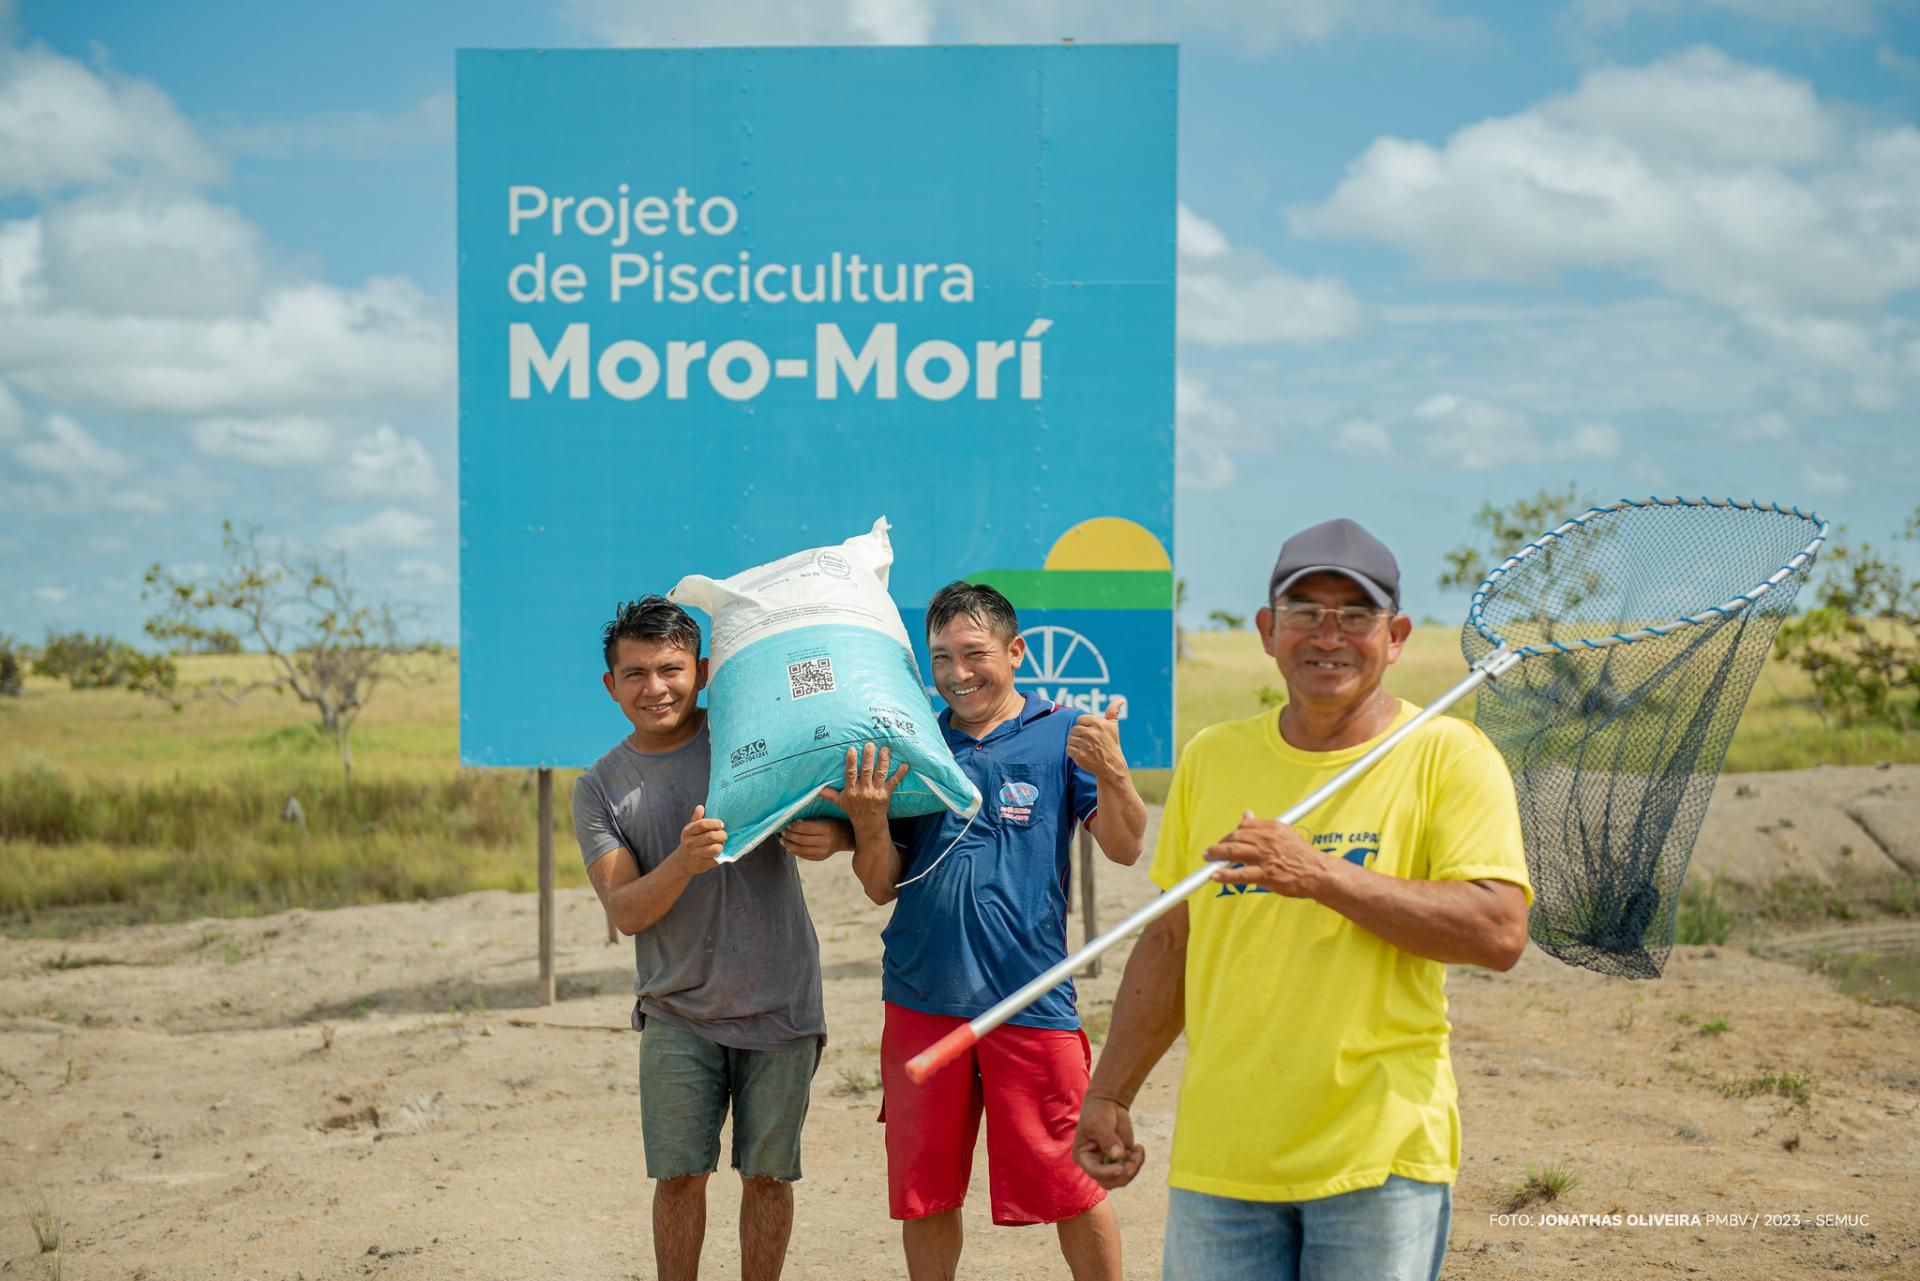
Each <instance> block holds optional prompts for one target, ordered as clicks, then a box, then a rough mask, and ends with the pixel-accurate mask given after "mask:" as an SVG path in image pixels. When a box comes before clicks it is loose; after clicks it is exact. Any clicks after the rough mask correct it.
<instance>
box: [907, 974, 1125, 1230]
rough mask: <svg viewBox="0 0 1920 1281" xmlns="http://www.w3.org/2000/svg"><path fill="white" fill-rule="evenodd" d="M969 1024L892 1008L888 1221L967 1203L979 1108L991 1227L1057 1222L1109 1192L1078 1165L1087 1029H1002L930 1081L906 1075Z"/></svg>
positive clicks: (1089, 1061) (1081, 1211)
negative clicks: (913, 1062)
mask: <svg viewBox="0 0 1920 1281" xmlns="http://www.w3.org/2000/svg"><path fill="white" fill-rule="evenodd" d="M965 1022H966V1020H965V1019H957V1018H949V1017H947V1016H945V1015H940V1014H922V1013H920V1012H919V1011H918V1010H909V1009H907V1008H905V1007H904V1006H899V1005H894V1004H892V1003H891V1002H889V1003H888V1005H887V1018H886V1028H885V1030H884V1031H883V1032H882V1033H881V1035H880V1085H881V1089H882V1090H883V1092H884V1093H883V1097H882V1103H881V1106H880V1119H881V1120H882V1121H884V1122H886V1125H887V1201H888V1209H889V1210H890V1211H891V1212H892V1215H893V1217H894V1218H896V1219H918V1218H923V1217H925V1216H926V1215H929V1214H939V1213H941V1212H942V1211H945V1210H952V1209H955V1208H957V1207H958V1206H959V1205H960V1204H961V1203H962V1202H964V1201H965V1200H966V1199H967V1184H968V1183H969V1182H970V1181H971V1180H972V1178H973V1147H974V1142H975V1140H976V1139H978V1138H979V1135H980V1114H981V1112H982V1111H983V1110H984V1111H985V1113H986V1117H987V1172H988V1187H989V1189H990V1190H991V1192H992V1198H993V1221H994V1222H995V1223H998V1224H1003V1225H1008V1226H1013V1225H1019V1224H1026V1223H1058V1222H1059V1221H1060V1220H1062V1219H1071V1218H1073V1217H1074V1216H1075V1215H1077V1214H1085V1213H1086V1212H1087V1211H1088V1210H1091V1209H1092V1208H1093V1207H1094V1206H1096V1205H1098V1204H1100V1202H1101V1201H1102V1200H1104V1199H1105V1198H1106V1195H1107V1194H1106V1191H1105V1189H1103V1188H1102V1187H1101V1186H1100V1185H1099V1184H1097V1183H1095V1182H1094V1181H1093V1180H1092V1179H1090V1178H1088V1177H1087V1176H1086V1173H1085V1172H1084V1171H1083V1170H1081V1168H1080V1167H1079V1166H1078V1165H1076V1164H1074V1160H1073V1127H1074V1126H1075V1125H1077V1124H1079V1121H1080V1100H1081V1099H1083V1098H1084V1097H1086V1093H1087V1078H1088V1069H1089V1067H1090V1066H1091V1064H1092V1062H1093V1052H1092V1050H1091V1049H1089V1048H1088V1046H1087V1037H1086V1033H1084V1032H1081V1031H1079V1030H1078V1029H1075V1030H1073V1031H1066V1030H1064V1029H1059V1028H1040V1027H1015V1026H1014V1025H1012V1024H1010V1023H1009V1024H1003V1025H1001V1026H1000V1027H997V1028H995V1029H994V1030H993V1031H991V1032H989V1033H987V1035H986V1036H985V1037H984V1038H982V1039H981V1041H980V1043H979V1044H978V1045H976V1046H974V1047H973V1049H972V1050H971V1051H970V1052H969V1053H968V1054H967V1056H966V1057H965V1058H961V1059H957V1060H955V1061H954V1062H952V1063H950V1064H948V1065H947V1066H946V1067H944V1068H941V1069H940V1070H939V1071H938V1072H936V1073H934V1074H933V1076H932V1077H931V1078H930V1079H929V1080H928V1081H927V1082H926V1083H925V1084H924V1085H915V1084H914V1083H913V1082H911V1081H909V1080H908V1079H907V1060H908V1059H910V1058H912V1057H913V1056H914V1055H916V1054H918V1053H920V1051H922V1050H924V1049H926V1048H927V1047H928V1046H929V1045H932V1044H933V1043H934V1042H935V1041H937V1040H939V1039H940V1038H941V1037H942V1036H945V1035H946V1034H947V1033H948V1032H950V1031H952V1030H953V1029H954V1028H956V1027H958V1026H960V1025H961V1024H962V1023H965Z"/></svg>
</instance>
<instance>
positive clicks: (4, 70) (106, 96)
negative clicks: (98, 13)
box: [0, 30, 225, 196]
mask: <svg viewBox="0 0 1920 1281" xmlns="http://www.w3.org/2000/svg"><path fill="white" fill-rule="evenodd" d="M5 34H6V33H5V32H4V30H0V36H4V35H5ZM224 173H225V169H224V166H223V165H222V164H221V162H220V159H219V157H217V156H216V155H215V154H214V153H213V151H212V150H211V149H210V148H208V147H207V146H206V144H205V143H203V142H202V141H201V140H200V138H199V136H198V135H197V134H195V133H194V131H193V127H192V126H191V125H189V124H188V123H187V121H186V120H185V119H184V118H183V117H182V116H181V115H180V113H179V112H178V111H176V110H175V109H174V106H173V103H172V101H171V100H170V99H169V98H168V97H167V95H166V94H164V93H162V92H161V91H160V90H159V89H157V88H155V87H154V86H153V85H152V84H150V83H148V82H147V81H144V80H134V79H127V78H121V77H113V76H106V75H97V74H95V73H94V72H92V71H89V70H87V69H86V68H85V67H83V66H81V65H80V64H79V63H77V62H75V61H73V60H72V59H69V58H63V57H61V56H59V55H58V54H55V53H52V52H50V51H48V50H45V49H38V48H28V49H6V48H0V196H9V195H18V194H22V193H28V194H38V195H47V194H52V193H55V192H60V191H65V190H68V189H71V188H73V187H80V186H100V185H104V184H108V183H113V182H118V181H124V180H129V179H147V180H160V181H168V182H181V183H187V184H190V185H194V186H199V185H204V184H206V183H211V182H217V181H219V180H220V179H221V178H222V177H223V176H224Z"/></svg>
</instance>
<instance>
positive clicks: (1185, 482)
mask: <svg viewBox="0 0 1920 1281" xmlns="http://www.w3.org/2000/svg"><path fill="white" fill-rule="evenodd" d="M1173 403H1174V422H1175V425H1176V428H1177V430H1176V431H1175V433H1174V451H1173V483H1174V487H1175V488H1177V489H1180V490H1184V491H1186V492H1189V493H1210V492H1213V491H1217V490H1222V489H1225V488H1227V487H1228V486H1230V485H1232V484H1233V482H1234V481H1235V480H1236V479H1237V478H1238V476H1239V469H1238V468H1237V467H1236V466H1235V465H1234V461H1233V457H1232V455H1230V454H1228V453H1227V449H1226V444H1227V442H1228V441H1230V440H1233V439H1235V438H1237V437H1238V436H1239V435H1240V433H1241V430H1242V428H1241V423H1240V418H1239V415H1238V414H1236V413H1235V412H1234V411H1233V410H1232V409H1231V408H1229V407H1228V406H1226V405H1224V404H1221V403H1220V402H1219V401H1217V400H1215V399H1214V397H1213V394H1212V393H1211V392H1210V391H1209V390H1208V388H1207V385H1206V384H1205V383H1203V382H1201V381H1200V380H1199V379H1198V378H1194V377H1192V376H1190V375H1189V374H1187V373H1186V372H1185V371H1184V370H1177V371H1176V372H1175V374H1174V383H1173Z"/></svg>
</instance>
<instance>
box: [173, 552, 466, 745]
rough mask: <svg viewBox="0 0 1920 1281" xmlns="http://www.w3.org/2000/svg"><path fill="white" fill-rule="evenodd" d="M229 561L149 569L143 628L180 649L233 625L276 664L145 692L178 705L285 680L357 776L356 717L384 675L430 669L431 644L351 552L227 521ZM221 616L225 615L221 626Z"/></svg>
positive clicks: (220, 640) (206, 641) (215, 643)
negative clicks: (187, 574) (410, 630)
mask: <svg viewBox="0 0 1920 1281" xmlns="http://www.w3.org/2000/svg"><path fill="white" fill-rule="evenodd" d="M221 530H222V532H223V536H222V538H221V545H222V546H223V547H224V548H225V550H226V553H227V565H226V567H225V568H224V569H223V570H220V571H219V572H217V573H214V574H212V575H210V576H206V577H204V578H199V579H192V578H183V577H181V576H180V575H179V574H177V573H175V572H174V571H173V570H172V569H169V568H167V567H166V566H164V565H159V564H155V565H154V566H153V567H152V568H151V569H149V570H147V575H146V581H147V590H146V593H145V594H146V595H147V596H148V597H149V598H153V597H157V598H159V600H160V601H161V602H162V605H163V608H162V611H161V612H160V613H158V614H156V615H154V616H153V617H152V618H150V619H148V620H147V634H148V635H150V636H152V637H153V638H154V639H155V640H158V641H160V642H162V643H163V644H166V645H168V646H170V647H172V648H174V649H175V650H182V649H184V650H189V651H192V650H200V651H205V650H207V649H226V648H228V647H229V645H230V641H231V638H232V637H233V636H235V635H237V636H239V637H240V639H241V640H242V641H243V642H244V643H245V644H246V645H247V647H248V648H250V649H254V650H257V651H258V652H260V653H263V654H264V655H265V656H266V657H267V659H268V662H269V665H270V673H269V675H267V676H265V677H262V678H260V679H258V680H252V681H247V682H245V683H243V684H229V683H227V682H224V681H222V680H220V679H219V678H217V677H216V678H214V679H213V680H211V681H208V682H206V683H205V684H203V685H200V686H198V687H195V688H193V689H188V690H181V689H179V688H177V687H176V686H174V685H173V684H171V683H167V684H164V685H163V684H159V683H155V684H154V685H152V686H150V687H149V689H148V692H149V693H152V694H155V695H157V696H159V697H162V698H165V699H166V700H167V701H168V702H170V703H172V704H173V706H174V708H175V709H176V710H178V709H179V708H180V707H182V706H184V705H185V704H186V703H189V702H193V701H196V700H198V699H201V698H219V699H221V700H223V701H225V702H227V703H230V704H234V705H236V706H237V705H238V704H239V703H240V701H241V700H242V699H244V698H246V697H247V695H249V694H253V693H256V692H258V691H261V690H269V689H270V690H285V691H287V692H289V693H291V694H293V696H294V697H296V698H298V699H300V700H301V701H302V702H304V703H307V704H309V705H311V706H312V707H313V709H314V711H315V712H316V713H318V714H319V717H320V730H321V732H322V733H324V734H325V735H326V736H327V737H328V738H330V739H332V740H333V744H334V746H335V748H336V749H338V751H339V753H340V764H341V766H342V767H343V768H344V769H345V770H346V772H347V777H348V778H352V777H353V749H352V744H351V738H352V735H353V726H354V723H355V722H356V721H357V720H358V719H359V717H360V713H361V712H362V711H363V710H365V708H366V705H367V702H368V700H369V699H371V698H372V697H373V692H374V690H375V689H377V688H379V686H380V685H381V684H382V683H385V682H388V681H393V682H397V683H400V684H409V683H414V682H417V681H419V680H423V679H430V678H431V671H430V668H429V667H428V665H427V663H426V662H424V661H417V660H421V659H426V658H430V657H431V656H432V654H433V652H434V647H431V646H429V647H425V648H424V649H421V648H409V647H407V646H404V645H402V644H401V642H400V629H399V624H398V621H397V619H396V617H395V614H394V609H393V606H392V605H391V604H389V603H388V602H385V601H379V602H368V601H365V600H363V599H362V598H361V597H360V596H359V595H358V594H357V593H356V592H355V590H354V588H353V585H352V583H351V581H350V580H349V578H348V577H347V570H346V562H345V558H344V557H341V556H338V555H334V556H331V557H323V556H319V555H314V554H289V553H285V552H279V551H272V550H269V549H268V548H266V547H263V546H262V544H261V541H260V536H259V531H258V530H254V529H246V530H236V529H234V527H233V522H231V521H228V522H226V523H225V524H223V525H222V526H221ZM223 624H225V625H224V626H223Z"/></svg>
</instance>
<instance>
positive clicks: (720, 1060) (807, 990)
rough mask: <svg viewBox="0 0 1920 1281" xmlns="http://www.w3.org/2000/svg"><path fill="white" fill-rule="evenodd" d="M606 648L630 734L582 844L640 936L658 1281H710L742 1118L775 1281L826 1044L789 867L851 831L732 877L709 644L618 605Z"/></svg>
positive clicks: (669, 614) (598, 773)
mask: <svg viewBox="0 0 1920 1281" xmlns="http://www.w3.org/2000/svg"><path fill="white" fill-rule="evenodd" d="M603 641H604V644H605V649H606V659H607V673H606V676H605V677H604V681H605V684H606V689H607V693H608V695H609V696H610V697H611V698H612V699H613V700H614V702H615V703H617V704H618V705H619V706H620V710H621V711H622V713H624V714H625V716H626V718H627V720H628V721H629V722H630V723H631V724H632V726H633V733H632V734H630V735H628V736H627V737H626V738H625V739H623V740H621V741H620V743H619V744H617V745H616V746H615V747H614V748H613V750H612V751H610V752H608V753H607V754H606V755H605V756H602V757H601V758H600V759H599V760H598V761H596V762H594V764H593V766H592V768H590V769H588V770H587V771H586V772H585V773H584V774H582V775H581V776H580V779H579V781H578V782H577V783H575V784H574V789H573V826H574V833H575V835H577V836H578V837H579V840H580V856H581V858H582V859H584V860H585V861H586V865H587V878H588V880H590V881H591V882H592V883H593V888H594V890H595V892H596V893H598V894H599V895H600V901H601V902H602V903H603V904H604V905H605V906H606V909H607V913H608V915H609V916H611V917H612V919H613V923H614V924H615V925H616V926H618V927H619V928H620V929H621V930H622V931H624V932H625V933H628V934H631V935H633V958H634V971H635V978H634V992H635V995H636V997H637V998H638V999H637V1000H636V1001H635V1004H634V1026H635V1027H637V1028H639V1029H640V1032H641V1037H640V1129H641V1138H642V1141H643V1144H644V1147H645V1149H646V1159H647V1177H649V1178H651V1179H653V1180H654V1181H655V1182H654V1193H653V1249H654V1261H655V1264H656V1267H657V1271H658V1274H659V1275H660V1276H661V1277H662V1278H669V1279H672V1278H683V1277H684V1278H691V1277H693V1276H695V1275H696V1273H697V1272H698V1269H699V1266H700V1247H701V1244H702V1241H703V1240H704V1238H705V1235H706V1185H707V1178H708V1176H709V1175H711V1174H712V1173H713V1172H714V1170H715V1169H717V1168H718V1166H719V1158H720V1129H721V1125H722V1123H723V1122H724V1121H725V1120H726V1117H727V1112H728V1110H729V1108H731V1110H732V1112H733V1154H732V1155H733V1167H734V1168H735V1169H736V1170H738V1171H739V1172H740V1178H741V1187H742V1194H741V1201H740V1239H741V1256H742V1257H741V1274H742V1276H744V1277H748V1278H769V1279H770V1278H775V1277H778V1276H779V1274H780V1268H781V1264H782V1262H783V1260H784V1259H785V1257H786V1249H787V1237H788V1235H789V1233H790V1232H791V1231H792V1228H793V1187H792V1184H793V1181H794V1180H796V1179H798V1178H799V1177H800V1131H801V1127H802V1126H803V1124H804V1123H805V1121H806V1115H807V1100H808V1093H809V1090H810V1087H811V1084H812V1081H813V1073H814V1069H815V1068H816V1067H817V1066H818V1064H819V1062H820V1050H821V1046H822V1044H823V1043H824V1041H825V1039H826V1017H825V1015H824V1013H823V1011H822V1008H821V1001H820V944H819V940H818V939H817V938H816V937H815V936H814V932H813V921H812V919H811V918H810V917H809V916H808V915H807V904H806V900H805V899H804V898H803V897H802V896H801V893H800V875H799V871H798V869H797V868H796V867H795V866H794V863H793V856H795V855H797V856H799V857H804V858H824V857H828V856H829V854H830V853H831V851H832V850H834V849H835V848H845V847H846V842H844V841H842V840H838V839H835V838H837V837H838V836H839V833H838V832H837V831H811V832H810V831H803V832H801V833H798V835H799V836H800V837H801V838H802V839H798V840H796V839H793V836H794V835H795V833H794V829H792V828H789V829H788V833H786V834H785V835H788V837H789V839H788V841H787V842H786V845H787V848H785V849H783V848H782V842H781V841H780V840H768V841H766V842H763V843H762V844H760V845H758V846H756V847H754V848H753V849H752V850H750V851H748V853H747V854H745V855H744V856H742V857H741V858H739V859H737V860H735V861H734V862H732V863H725V864H723V863H720V862H718V861H717V857H718V855H719V853H720V851H721V849H722V848H723V847H724V845H725V844H726V831H725V829H724V827H723V826H722V824H721V822H720V820H719V819H713V818H708V817H706V811H705V808H704V805H703V802H704V801H705V799H706V795H707V776H708V751H709V743H708V735H707V717H706V711H705V710H704V709H703V708H701V707H700V705H699V693H700V690H701V689H702V688H703V687H704V686H705V685H706V682H707V661H706V660H705V659H703V658H701V657H700V628H699V626H698V625H697V624H696V623H695V622H694V621H693V619H692V618H691V617H689V616H688V615H687V613H686V611H684V610H682V609H681V608H680V607H679V606H677V605H674V604H672V603H670V602H668V601H667V600H666V599H664V598H663V597H659V596H649V597H646V598H645V599H644V600H641V601H638V602H636V603H634V604H630V605H622V606H621V607H620V612H619V615H618V617H616V618H615V619H614V620H613V621H612V622H611V623H609V624H608V625H607V628H606V631H605V634H604V637H603ZM795 826H796V827H804V828H809V829H810V828H816V827H817V828H823V829H830V828H832V827H834V826H835V825H830V824H810V825H798V824H797V825H795ZM809 837H810V839H808V838H809ZM789 850H791V851H792V852H791V854H790V853H789Z"/></svg>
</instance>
